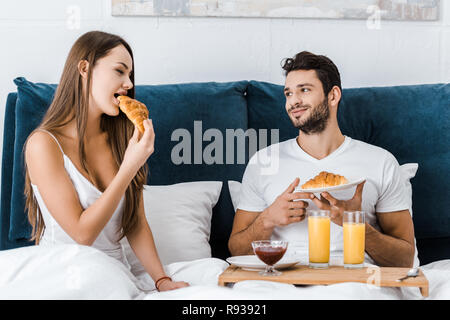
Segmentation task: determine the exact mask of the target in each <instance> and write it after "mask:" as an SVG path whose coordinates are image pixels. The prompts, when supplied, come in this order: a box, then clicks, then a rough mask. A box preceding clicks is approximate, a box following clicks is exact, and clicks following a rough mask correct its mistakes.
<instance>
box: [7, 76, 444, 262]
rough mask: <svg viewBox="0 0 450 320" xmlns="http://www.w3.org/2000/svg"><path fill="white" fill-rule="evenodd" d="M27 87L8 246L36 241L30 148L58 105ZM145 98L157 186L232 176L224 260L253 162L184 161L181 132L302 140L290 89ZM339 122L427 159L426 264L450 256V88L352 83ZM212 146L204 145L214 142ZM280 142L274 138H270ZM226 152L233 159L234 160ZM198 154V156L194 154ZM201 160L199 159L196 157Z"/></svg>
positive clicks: (211, 88)
mask: <svg viewBox="0 0 450 320" xmlns="http://www.w3.org/2000/svg"><path fill="white" fill-rule="evenodd" d="M15 83H16V85H17V93H10V94H9V95H8V99H7V104H6V110H5V125H4V136H3V159H2V186H1V207H0V210H1V211H0V224H1V225H0V249H2V250H4V249H10V248H16V247H20V246H25V245H30V244H31V243H30V242H29V241H27V240H26V238H27V237H28V236H29V234H30V226H29V225H28V222H27V218H26V214H25V212H24V196H23V180H24V175H23V156H22V148H23V143H24V141H25V139H26V138H27V136H28V134H29V133H30V132H31V131H32V130H33V129H34V128H35V127H36V126H37V125H38V124H39V122H40V120H41V118H42V116H43V115H44V113H45V111H46V109H47V107H48V105H49V104H50V102H51V99H52V96H53V93H54V89H55V87H56V86H55V85H49V84H43V83H31V82H29V81H27V80H26V79H24V78H17V79H15ZM136 98H137V99H139V100H141V101H143V102H144V103H145V104H146V105H147V106H149V109H150V114H151V117H152V119H153V124H154V127H155V132H156V135H157V137H158V138H157V139H156V145H155V153H154V154H153V155H152V156H151V157H150V159H149V166H150V175H149V179H148V184H152V185H167V184H173V183H178V182H186V181H200V180H217V181H223V182H224V184H223V189H222V193H221V195H220V198H219V202H218V203H217V205H216V206H215V208H214V211H213V218H212V223H211V239H210V244H211V248H212V254H213V256H215V257H219V258H226V257H228V256H229V252H228V248H227V241H228V237H229V234H230V232H231V227H232V223H233V217H234V210H233V206H232V202H231V198H230V194H229V190H228V184H227V181H228V180H237V181H240V180H241V178H242V175H243V173H244V170H245V166H246V162H247V161H248V154H247V153H248V152H247V151H248V150H246V157H245V163H240V162H239V161H240V160H238V154H237V152H236V151H237V150H236V149H235V150H234V161H233V162H232V164H212V165H209V164H207V163H205V162H204V161H201V163H199V164H196V163H192V164H181V165H176V164H174V163H173V162H172V161H171V150H172V148H173V147H174V146H175V145H176V144H177V143H178V141H171V134H172V133H173V131H174V130H175V129H177V128H185V129H187V130H188V131H189V132H190V133H191V134H192V135H191V136H192V137H193V136H194V131H195V130H198V129H199V127H198V125H199V123H198V122H197V123H196V122H195V121H200V120H201V128H200V131H202V132H204V131H205V130H207V129H210V128H215V129H218V130H220V131H221V132H222V133H223V136H224V137H225V136H226V134H225V130H226V129H242V130H247V129H249V128H253V129H256V130H259V129H278V130H279V140H280V141H283V140H286V139H290V138H293V137H295V136H296V135H297V133H298V132H297V130H296V129H295V128H293V127H292V124H291V122H290V120H289V118H288V116H287V115H286V112H285V110H284V102H285V99H284V95H283V87H282V86H280V85H275V84H270V83H265V82H258V81H238V82H230V83H215V82H208V83H189V84H173V85H155V86H143V85H142V86H137V87H136ZM338 120H339V124H340V127H341V130H342V132H343V133H344V134H346V135H349V136H351V137H353V138H355V139H359V140H362V141H366V142H368V143H371V144H374V145H378V146H380V147H383V148H385V149H387V150H389V151H390V152H391V153H393V154H394V156H396V158H397V160H398V161H399V163H400V164H404V163H408V162H417V163H419V169H418V172H417V175H416V177H415V178H414V179H413V180H412V185H413V212H414V216H413V220H414V225H415V233H416V238H417V246H418V250H419V259H420V261H421V263H422V264H425V263H428V262H431V261H435V260H440V259H445V258H450V212H449V211H448V210H447V208H448V207H449V205H450V200H449V199H450V198H449V195H450V183H449V182H448V181H449V180H450V147H449V141H450V84H433V85H417V86H398V87H383V88H356V89H344V92H343V98H342V101H341V104H340V106H339V113H338ZM209 143H210V142H205V141H202V146H203V147H205V146H206V145H208V144H209ZM269 143H270V140H269ZM226 151H227V150H226V149H224V150H223V152H224V154H223V159H226ZM192 154H194V153H193V152H192ZM192 160H193V161H194V159H192Z"/></svg>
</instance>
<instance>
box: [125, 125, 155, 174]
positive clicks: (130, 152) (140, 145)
mask: <svg viewBox="0 0 450 320" xmlns="http://www.w3.org/2000/svg"><path fill="white" fill-rule="evenodd" d="M143 124H144V128H145V131H144V134H143V135H142V137H141V138H139V135H140V134H139V130H138V128H137V127H135V128H134V133H133V136H132V137H131V139H130V141H129V143H128V147H127V149H126V150H125V155H124V157H123V161H122V165H128V166H131V167H132V168H133V169H134V171H136V172H137V171H138V170H139V168H140V167H142V166H143V165H144V164H145V162H146V161H147V159H148V157H150V156H151V154H152V153H153V151H154V150H155V149H154V147H155V131H154V130H153V123H152V120H150V119H146V120H144V122H143Z"/></svg>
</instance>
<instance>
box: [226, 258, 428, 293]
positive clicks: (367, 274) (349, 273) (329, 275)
mask: <svg viewBox="0 0 450 320" xmlns="http://www.w3.org/2000/svg"><path fill="white" fill-rule="evenodd" d="M408 270H409V268H387V267H364V268H361V269H345V268H344V267H343V266H330V267H329V268H328V269H311V268H309V267H308V266H307V265H296V266H295V267H292V268H289V269H284V270H281V272H282V274H281V275H279V276H273V277H267V276H266V277H264V276H261V275H259V272H257V271H247V270H243V269H241V268H240V267H236V266H234V265H231V266H229V267H228V268H227V269H226V270H225V271H224V272H223V273H222V274H221V275H220V276H219V285H220V286H225V285H227V284H229V283H236V282H239V281H244V280H268V281H277V282H283V283H290V284H301V285H317V284H318V285H328V284H335V283H342V282H360V283H367V284H370V285H375V286H380V287H418V288H420V292H421V294H422V296H423V297H428V280H427V278H426V277H425V275H424V274H423V272H422V270H420V272H419V275H418V276H417V277H415V278H408V279H406V280H403V281H402V282H397V281H396V280H397V279H399V278H401V277H403V276H405V275H406V273H407V272H408Z"/></svg>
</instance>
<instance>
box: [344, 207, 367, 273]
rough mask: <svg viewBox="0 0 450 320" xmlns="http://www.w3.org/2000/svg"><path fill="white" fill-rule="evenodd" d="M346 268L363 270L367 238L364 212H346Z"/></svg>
mask: <svg viewBox="0 0 450 320" xmlns="http://www.w3.org/2000/svg"><path fill="white" fill-rule="evenodd" d="M343 228H344V267H345V268H362V267H363V266H364V251H365V240H366V239H365V238H366V225H365V214H364V212H363V211H344V217H343Z"/></svg>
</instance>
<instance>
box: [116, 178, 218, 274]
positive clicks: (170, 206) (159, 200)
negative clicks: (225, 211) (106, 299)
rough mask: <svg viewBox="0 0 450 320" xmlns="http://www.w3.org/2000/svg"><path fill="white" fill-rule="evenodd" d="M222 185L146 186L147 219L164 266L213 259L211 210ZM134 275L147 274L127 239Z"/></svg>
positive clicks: (124, 241) (127, 249) (213, 183)
mask: <svg viewBox="0 0 450 320" xmlns="http://www.w3.org/2000/svg"><path fill="white" fill-rule="evenodd" d="M221 189H222V182H221V181H198V182H185V183H178V184H173V185H168V186H148V185H146V186H144V208H145V216H146V217H147V221H148V224H149V225H150V229H151V230H152V234H153V238H154V241H155V245H156V249H157V251H158V255H159V258H160V259H161V263H162V264H163V265H167V264H170V263H173V262H179V261H190V260H195V259H200V258H210V257H211V247H210V245H209V236H210V232H211V217H212V209H213V207H214V206H215V205H216V203H217V201H218V200H219V196H220V191H221ZM120 242H121V244H122V247H123V249H124V252H125V256H126V257H127V260H128V263H129V264H130V267H131V272H132V273H133V274H137V273H140V272H142V271H143V270H144V268H143V267H142V264H141V263H140V261H139V260H138V258H137V257H136V256H135V254H134V252H133V250H132V249H131V247H130V245H129V243H128V241H127V239H126V238H123V239H122V240H121V241H120Z"/></svg>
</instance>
